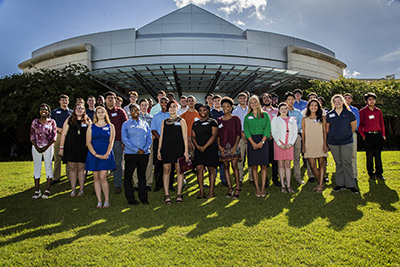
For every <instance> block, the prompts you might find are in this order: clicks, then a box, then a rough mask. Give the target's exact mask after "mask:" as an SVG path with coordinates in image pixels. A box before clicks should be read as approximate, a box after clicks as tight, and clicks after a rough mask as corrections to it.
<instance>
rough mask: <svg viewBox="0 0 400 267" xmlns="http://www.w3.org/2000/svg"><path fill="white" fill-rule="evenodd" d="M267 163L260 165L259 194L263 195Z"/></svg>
mask: <svg viewBox="0 0 400 267" xmlns="http://www.w3.org/2000/svg"><path fill="white" fill-rule="evenodd" d="M267 167H268V166H267V165H261V196H265V195H266V193H265V185H266V183H267V170H268V169H267Z"/></svg>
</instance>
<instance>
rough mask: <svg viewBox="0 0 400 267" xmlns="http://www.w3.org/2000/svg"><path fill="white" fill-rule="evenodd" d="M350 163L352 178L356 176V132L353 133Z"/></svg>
mask: <svg viewBox="0 0 400 267" xmlns="http://www.w3.org/2000/svg"><path fill="white" fill-rule="evenodd" d="M352 164H353V176H354V178H357V177H358V172H357V133H356V132H354V133H353V157H352Z"/></svg>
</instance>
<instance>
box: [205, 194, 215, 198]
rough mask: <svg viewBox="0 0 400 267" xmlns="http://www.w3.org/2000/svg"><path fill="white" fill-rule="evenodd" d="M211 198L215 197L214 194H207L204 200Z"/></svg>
mask: <svg viewBox="0 0 400 267" xmlns="http://www.w3.org/2000/svg"><path fill="white" fill-rule="evenodd" d="M213 197H215V194H212V195H210V194H208V195H207V196H205V198H213Z"/></svg>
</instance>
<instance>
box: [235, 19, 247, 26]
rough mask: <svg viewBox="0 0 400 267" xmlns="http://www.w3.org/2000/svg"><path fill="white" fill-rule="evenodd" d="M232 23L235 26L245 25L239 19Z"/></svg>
mask: <svg viewBox="0 0 400 267" xmlns="http://www.w3.org/2000/svg"><path fill="white" fill-rule="evenodd" d="M233 23H235V24H236V25H237V26H244V25H246V23H244V22H243V21H241V20H240V19H238V20H234V21H233Z"/></svg>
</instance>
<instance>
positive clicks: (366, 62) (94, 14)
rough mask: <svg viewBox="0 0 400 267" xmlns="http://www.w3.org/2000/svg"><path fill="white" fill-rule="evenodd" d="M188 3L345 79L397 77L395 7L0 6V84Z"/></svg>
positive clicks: (322, 1) (347, 2) (197, 0)
mask: <svg viewBox="0 0 400 267" xmlns="http://www.w3.org/2000/svg"><path fill="white" fill-rule="evenodd" d="M188 3H194V4H196V5H198V6H200V7H202V8H204V9H206V10H208V11H210V12H212V13H214V14H217V15H219V16H221V17H222V18H224V19H226V20H228V21H230V22H232V23H234V24H236V25H238V26H239V27H241V28H242V29H243V30H245V29H254V30H262V31H270V32H275V33H279V34H285V35H289V36H294V37H297V38H302V39H305V40H307V41H311V42H314V43H317V44H320V45H322V46H325V47H326V48H328V49H330V50H332V51H334V52H335V53H336V57H337V58H338V59H340V60H342V61H343V62H345V63H346V64H347V69H346V70H345V72H344V74H345V76H346V77H357V78H382V77H385V76H386V75H391V74H395V75H396V78H400V0H334V1H332V0H146V1H139V0H131V1H128V0H112V1H111V0H79V1H77V0H68V1H57V0H35V1H32V0H0V36H1V41H0V51H1V52H0V55H1V57H0V59H1V60H0V77H3V76H5V75H9V74H13V73H16V72H21V70H20V69H18V67H17V66H18V64H19V63H21V62H23V61H25V60H27V59H29V58H30V57H31V53H32V51H34V50H36V49H38V48H40V47H43V46H45V45H48V44H51V43H54V42H57V41H61V40H64V39H67V38H71V37H75V36H79V35H84V34H88V33H95V32H102V31H108V30H116V29H124V28H140V27H142V26H144V25H146V24H148V23H150V22H151V21H153V20H155V19H157V18H159V17H161V16H163V15H166V14H168V13H170V12H172V11H174V10H176V9H177V8H179V7H183V6H185V5H187V4H188Z"/></svg>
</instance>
